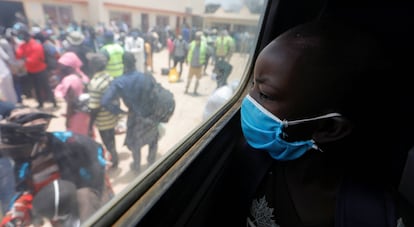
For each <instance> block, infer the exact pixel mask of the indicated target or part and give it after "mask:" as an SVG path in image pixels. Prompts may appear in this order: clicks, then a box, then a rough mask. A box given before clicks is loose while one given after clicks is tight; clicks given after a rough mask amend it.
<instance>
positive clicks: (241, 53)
mask: <svg viewBox="0 0 414 227" xmlns="http://www.w3.org/2000/svg"><path fill="white" fill-rule="evenodd" d="M155 2H156V3H157V4H154V3H155ZM155 2H154V1H151V0H142V1H134V2H132V1H127V0H119V1H118V0H117V1H92V0H81V1H71V3H65V4H64V5H62V4H51V3H49V1H46V0H39V1H35V2H31V1H29V2H27V1H23V2H16V3H13V4H17V5H16V6H15V7H13V8H11V9H10V10H15V11H16V13H15V14H14V17H9V19H8V20H9V21H4V22H3V21H0V23H2V24H0V26H3V27H5V28H6V29H5V31H8V33H7V32H6V33H5V35H4V36H3V37H2V44H1V49H0V51H1V50H3V51H1V52H5V55H7V56H8V57H7V58H3V57H2V58H0V68H1V70H2V71H5V72H7V74H8V75H9V77H8V80H6V79H2V80H1V82H0V84H1V89H0V110H1V113H0V114H1V115H2V118H3V121H2V122H1V124H0V129H1V130H0V133H1V134H0V137H1V143H0V151H1V154H2V155H1V156H0V157H2V158H0V169H1V172H2V173H8V174H3V175H4V176H5V177H2V178H1V179H0V180H1V182H0V186H1V187H2V188H1V194H2V197H3V195H5V194H7V195H8V196H4V198H1V201H0V204H1V208H2V211H3V213H2V219H3V223H6V222H8V221H13V220H14V221H16V222H25V223H26V224H39V223H42V221H43V223H44V225H45V226H47V225H48V224H49V223H66V224H71V225H75V224H76V223H77V222H79V221H80V222H83V221H84V220H85V219H86V218H87V217H88V216H90V215H91V214H93V213H94V212H96V211H97V209H99V208H100V207H102V206H103V204H105V203H107V202H108V201H110V200H111V199H116V198H117V197H116V195H117V194H119V193H121V192H123V190H124V189H125V188H126V187H127V186H129V185H130V184H131V182H136V181H135V179H137V178H141V179H144V178H143V177H142V175H143V174H146V173H147V172H148V171H147V170H149V169H151V167H154V165H157V163H160V162H161V161H162V159H163V158H165V157H166V155H167V154H169V153H170V152H174V149H173V148H175V147H177V146H178V145H179V144H181V143H183V142H184V141H185V140H186V139H187V138H189V136H190V135H191V134H193V133H194V131H195V130H197V128H199V127H200V126H202V124H203V123H205V122H206V121H207V120H208V119H209V118H210V117H211V116H212V115H213V114H215V113H217V111H218V110H219V109H220V108H221V107H222V106H223V105H224V104H225V103H227V102H228V101H229V100H230V99H231V97H232V96H233V94H234V93H235V91H236V90H237V88H238V85H239V83H240V81H241V80H242V78H243V76H245V75H246V70H247V69H248V66H249V65H251V64H252V63H251V62H250V61H251V56H252V54H253V51H254V49H255V47H256V40H257V35H258V34H259V30H258V29H259V28H260V26H261V24H260V23H261V17H262V15H263V13H264V7H265V1H264V0H261V1H260V0H259V1H257V0H255V1H253V0H245V1H233V0H226V1H224V0H223V1H218V0H217V1H214V0H210V1H204V0H191V1H188V0H178V1H169V0H160V1H155ZM21 9H25V11H24V10H23V11H21ZM29 9H30V10H29ZM10 24H12V25H13V26H9V25H10ZM34 28H35V29H34ZM25 35H26V36H25ZM29 50H30V51H29ZM1 52H0V54H1V55H3V53H1ZM6 59H10V60H6ZM9 71H10V73H8V72H9ZM9 104H10V105H9ZM27 108H29V109H30V111H29V110H28V109H27ZM25 111H28V112H25ZM39 112H42V113H48V114H52V115H53V117H52V118H50V117H51V116H49V115H42V114H41V113H39ZM22 116H25V117H27V118H22ZM33 116H36V117H33ZM37 117H39V118H40V120H39V119H37ZM17 119H20V120H21V119H24V122H22V121H19V120H17ZM34 119H37V120H34ZM46 122H48V124H47V127H46V128H45V130H43V128H42V127H43V124H46ZM10 124H12V126H13V127H12V126H10ZM33 127H34V128H33ZM36 127H38V128H36ZM11 151H12V152H11ZM3 192H4V193H3ZM6 192H9V193H6ZM68 198H69V199H68ZM74 198H77V199H74ZM76 201H79V202H76ZM82 201H84V202H86V201H87V202H88V204H82ZM91 201H93V202H91ZM21 202H23V203H24V204H28V205H27V207H24V210H22V211H20V210H19V212H17V210H16V205H18V204H19V203H20V204H21ZM86 205H88V206H86ZM63 207H65V209H63ZM74 207H78V208H79V207H82V208H84V207H88V208H89V210H84V209H79V210H81V212H80V213H79V215H74V213H71V212H72V211H73V210H75V208H74ZM9 211H13V212H9ZM16 212H17V213H16ZM17 214H19V215H20V214H23V215H22V216H18V215H17ZM29 214H30V215H29ZM16 215H17V216H16ZM39 220H41V221H39Z"/></svg>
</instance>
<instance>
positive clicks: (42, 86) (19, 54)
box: [14, 23, 57, 108]
mask: <svg viewBox="0 0 414 227" xmlns="http://www.w3.org/2000/svg"><path fill="white" fill-rule="evenodd" d="M14 28H15V29H16V31H17V37H18V38H19V39H21V40H23V41H24V42H23V43H22V44H20V45H19V46H18V47H17V49H16V58H17V59H23V60H24V62H25V66H26V71H27V74H28V78H29V79H30V80H31V81H30V84H31V85H32V86H34V89H35V92H36V99H37V102H38V108H43V103H44V102H45V100H46V99H49V100H50V101H51V102H53V107H57V104H56V100H55V97H54V95H53V93H52V90H51V88H50V85H49V79H48V74H47V65H46V62H45V54H44V50H43V46H42V44H40V43H39V42H37V41H36V40H35V39H33V38H32V37H31V35H30V33H29V30H28V28H27V26H26V25H24V24H21V23H20V24H16V25H15V26H14Z"/></svg>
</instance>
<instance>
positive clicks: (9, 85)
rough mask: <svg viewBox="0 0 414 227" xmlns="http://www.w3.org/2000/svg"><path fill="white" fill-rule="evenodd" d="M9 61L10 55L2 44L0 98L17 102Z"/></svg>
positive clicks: (0, 49)
mask: <svg viewBox="0 0 414 227" xmlns="http://www.w3.org/2000/svg"><path fill="white" fill-rule="evenodd" d="M7 61H9V56H8V55H7V53H6V52H5V51H4V50H3V48H2V47H1V46H0V100H2V101H7V102H10V103H13V104H16V103H17V95H16V91H15V89H14V84H13V76H12V74H11V72H10V69H9V66H8V65H7Z"/></svg>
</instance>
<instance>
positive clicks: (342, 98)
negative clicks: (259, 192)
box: [249, 24, 395, 226]
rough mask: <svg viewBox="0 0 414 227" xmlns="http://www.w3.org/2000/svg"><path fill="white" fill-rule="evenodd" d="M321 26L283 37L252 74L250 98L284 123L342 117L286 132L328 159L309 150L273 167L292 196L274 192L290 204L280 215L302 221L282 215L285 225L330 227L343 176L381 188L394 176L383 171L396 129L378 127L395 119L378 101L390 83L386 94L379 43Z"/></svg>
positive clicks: (260, 57) (264, 52) (296, 30)
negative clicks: (313, 144)
mask: <svg viewBox="0 0 414 227" xmlns="http://www.w3.org/2000/svg"><path fill="white" fill-rule="evenodd" d="M323 25H324V24H323ZM323 25H322V26H319V25H318V26H315V24H307V25H305V26H299V27H295V28H293V29H292V30H289V31H287V32H285V33H283V34H282V35H280V36H279V37H277V38H276V39H275V40H274V41H272V42H271V43H269V44H268V45H267V46H266V47H265V48H264V49H263V50H262V51H261V52H260V54H259V55H258V57H257V60H256V64H255V68H254V79H253V87H252V89H251V91H250V92H249V94H250V96H251V97H252V98H254V99H255V100H256V101H257V102H258V103H259V104H260V105H262V106H263V107H264V108H265V109H267V110H268V111H269V112H271V113H272V114H273V115H274V116H276V117H278V118H279V119H281V120H288V121H293V120H300V119H306V118H312V117H316V116H321V115H324V114H327V113H339V114H341V115H342V116H339V117H333V118H329V119H322V120H316V121H312V122H310V123H301V124H299V125H295V126H288V127H287V128H284V132H285V133H287V134H288V138H287V139H285V140H287V141H298V140H309V139H313V140H314V141H315V142H316V144H317V145H318V146H319V148H321V149H322V150H323V151H324V152H319V151H315V150H311V151H307V153H305V155H303V156H302V157H300V158H298V159H296V160H292V161H280V162H276V161H275V162H274V163H276V164H275V168H277V170H275V171H280V172H279V173H282V174H280V175H277V174H275V175H274V178H275V181H276V182H278V181H279V182H284V183H285V184H286V185H287V188H288V193H285V192H283V191H279V190H276V189H275V191H274V194H275V197H276V201H277V200H278V198H282V197H283V198H286V196H290V197H291V200H289V201H288V202H287V203H286V204H288V206H284V205H286V204H281V203H280V204H277V203H276V204H275V206H276V207H275V210H286V208H287V207H289V205H292V206H294V207H295V209H294V211H292V212H293V213H294V214H295V215H297V218H296V219H295V218H291V216H290V215H289V213H287V215H286V213H283V212H276V213H275V215H276V216H275V220H278V221H279V224H280V225H281V226H296V225H292V223H295V220H297V221H298V222H301V223H302V224H303V225H304V226H332V223H333V222H334V219H335V209H336V207H335V206H336V199H337V197H336V196H337V195H338V194H336V193H337V189H338V188H339V187H340V185H341V183H342V179H343V177H346V178H347V179H352V180H353V181H355V182H363V184H364V186H363V187H365V185H369V186H372V185H374V188H379V187H378V182H380V183H381V184H383V183H384V182H387V180H388V179H387V177H388V175H387V173H388V172H389V169H387V170H386V171H383V169H384V168H386V167H387V166H390V163H389V160H390V157H392V156H391V154H392V152H388V153H386V152H387V151H390V150H391V151H394V150H395V148H392V149H389V148H388V147H387V146H388V145H389V144H393V142H394V141H393V140H392V139H390V138H389V134H390V133H389V132H392V130H389V129H388V128H387V127H388V126H389V125H393V124H381V126H382V127H380V124H379V121H378V120H375V119H374V117H373V116H375V117H376V119H378V116H383V119H388V118H389V115H387V114H386V111H387V108H384V102H383V101H380V102H376V101H377V100H385V99H381V98H380V97H381V95H384V93H385V92H383V91H385V90H386V89H385V88H386V84H385V87H381V86H384V84H382V82H383V81H380V78H381V73H380V72H381V71H383V70H380V68H377V66H380V65H382V64H381V63H380V61H379V60H378V58H380V59H382V58H381V55H379V54H377V53H379V52H377V51H376V50H377V49H376V48H377V46H376V45H375V41H374V40H372V39H370V36H364V35H363V33H358V32H357V31H356V30H353V31H347V30H345V29H347V27H341V26H338V24H329V26H328V27H326V26H323ZM332 25H333V26H332ZM371 44H372V45H371ZM368 91H369V92H368ZM385 94H388V95H389V93H385ZM380 106H382V108H380V109H378V108H379V107H380ZM390 109H392V108H390ZM393 126H394V125H393ZM377 129H378V130H377ZM387 133H388V134H387ZM367 135H368V136H370V138H376V139H375V140H374V141H371V140H368V139H367ZM382 153H386V154H387V155H382ZM368 166H369V167H368ZM387 183H388V182H387ZM387 186H388V185H387ZM290 202H291V203H290ZM290 214H291V213H290ZM292 220H293V221H292Z"/></svg>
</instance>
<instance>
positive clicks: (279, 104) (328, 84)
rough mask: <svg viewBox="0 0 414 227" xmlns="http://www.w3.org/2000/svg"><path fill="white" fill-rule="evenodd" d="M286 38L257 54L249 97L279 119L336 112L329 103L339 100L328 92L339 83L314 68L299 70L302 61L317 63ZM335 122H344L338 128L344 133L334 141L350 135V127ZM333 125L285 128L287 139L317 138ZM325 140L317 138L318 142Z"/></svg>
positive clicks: (320, 122)
mask: <svg viewBox="0 0 414 227" xmlns="http://www.w3.org/2000/svg"><path fill="white" fill-rule="evenodd" d="M288 37H289V36H286V35H285V36H284V35H281V36H280V37H278V38H277V39H276V40H274V41H273V42H271V43H270V44H269V45H268V46H267V47H265V48H264V49H263V50H262V52H261V53H260V54H259V56H258V58H257V60H256V65H255V69H254V86H253V88H252V90H251V91H250V95H251V96H252V97H253V98H254V99H255V100H256V101H257V102H259V103H260V104H261V105H262V106H263V107H265V108H266V109H267V110H269V111H270V112H271V113H272V114H273V115H275V116H277V117H278V118H279V119H281V120H289V121H292V120H298V119H304V118H310V117H315V116H319V115H323V114H326V113H331V112H336V111H335V107H334V106H333V105H332V106H331V104H332V103H334V102H336V101H337V100H338V99H335V98H334V97H333V96H330V95H329V93H330V92H332V89H331V88H332V87H336V86H337V85H335V84H334V83H335V82H336V81H338V80H332V77H334V75H332V74H329V75H327V74H325V73H323V72H322V71H320V72H317V70H318V69H317V68H316V69H312V70H311V71H312V72H311V73H308V72H306V71H304V70H301V68H304V65H303V62H308V61H313V62H312V63H311V64H312V65H315V64H317V63H318V62H319V61H318V60H314V58H312V59H306V58H307V56H304V54H303V52H302V51H301V49H300V47H297V46H296V44H292V42H291V41H290V40H289V39H290V38H288ZM305 67H306V66H305ZM339 76H340V75H339ZM339 81H340V80H339ZM321 91H322V92H321ZM323 92H325V93H323ZM327 97H328V98H327ZM334 120H335V122H341V125H342V123H344V124H343V127H341V128H342V129H343V130H344V131H343V133H340V134H338V135H337V136H335V139H339V138H342V137H344V136H345V135H347V134H348V133H349V132H350V128H351V125H350V124H349V122H347V120H346V119H344V118H341V117H336V118H335V119H334ZM332 124H333V123H332V119H324V120H318V121H313V122H310V123H302V124H301V125H298V126H290V127H288V128H287V129H286V131H287V132H288V134H289V139H287V140H291V141H293V140H307V139H312V138H313V139H316V137H318V136H319V135H318V134H317V132H318V130H326V129H328V130H335V129H329V128H327V125H332ZM326 139H327V138H319V140H320V141H325V140H326ZM328 140H331V139H330V138H328Z"/></svg>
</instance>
